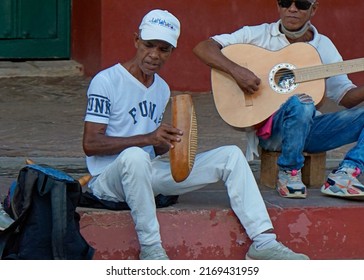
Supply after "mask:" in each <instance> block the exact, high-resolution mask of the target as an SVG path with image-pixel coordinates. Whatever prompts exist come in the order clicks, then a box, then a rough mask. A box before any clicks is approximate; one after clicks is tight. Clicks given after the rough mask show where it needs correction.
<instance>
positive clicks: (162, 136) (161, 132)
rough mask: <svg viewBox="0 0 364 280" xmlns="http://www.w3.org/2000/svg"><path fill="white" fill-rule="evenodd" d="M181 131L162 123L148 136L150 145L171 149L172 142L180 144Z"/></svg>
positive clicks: (172, 146)
mask: <svg viewBox="0 0 364 280" xmlns="http://www.w3.org/2000/svg"><path fill="white" fill-rule="evenodd" d="M182 135H183V131H182V130H179V129H178V128H175V127H173V126H172V125H170V124H166V123H162V124H161V125H160V126H159V127H158V128H157V129H156V130H155V131H153V132H152V133H150V134H149V137H150V139H151V143H152V145H153V146H155V147H163V146H164V147H165V146H167V147H168V149H173V148H174V145H173V142H180V141H181V136H182Z"/></svg>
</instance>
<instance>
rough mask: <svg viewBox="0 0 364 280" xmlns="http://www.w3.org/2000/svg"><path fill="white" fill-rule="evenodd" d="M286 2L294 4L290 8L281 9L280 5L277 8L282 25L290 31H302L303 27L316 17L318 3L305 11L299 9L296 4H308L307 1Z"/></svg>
mask: <svg viewBox="0 0 364 280" xmlns="http://www.w3.org/2000/svg"><path fill="white" fill-rule="evenodd" d="M286 2H287V3H289V2H292V4H291V5H290V6H289V7H288V8H285V7H281V6H280V5H279V4H277V6H278V12H279V16H280V18H281V21H282V24H283V26H284V27H285V28H286V29H287V30H289V31H296V30H299V29H301V27H302V26H303V25H304V24H305V23H306V22H307V21H309V20H310V19H311V18H312V17H313V16H314V14H315V13H316V10H317V5H318V3H314V4H312V5H311V6H310V8H309V9H308V10H303V9H298V8H297V6H296V4H295V2H307V0H301V1H286Z"/></svg>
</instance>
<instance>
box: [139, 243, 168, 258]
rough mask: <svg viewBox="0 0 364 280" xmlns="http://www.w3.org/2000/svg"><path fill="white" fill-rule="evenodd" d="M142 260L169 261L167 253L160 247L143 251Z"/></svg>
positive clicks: (140, 256) (141, 253) (140, 255)
mask: <svg viewBox="0 0 364 280" xmlns="http://www.w3.org/2000/svg"><path fill="white" fill-rule="evenodd" d="M139 259H141V260H169V258H168V256H167V254H166V251H165V250H164V249H163V248H162V247H159V246H154V247H150V248H146V249H143V250H142V251H141V252H140V254H139Z"/></svg>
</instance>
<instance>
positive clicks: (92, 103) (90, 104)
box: [87, 94, 111, 118]
mask: <svg viewBox="0 0 364 280" xmlns="http://www.w3.org/2000/svg"><path fill="white" fill-rule="evenodd" d="M110 107H111V103H110V99H108V98H107V97H105V96H101V95H96V94H90V95H89V97H88V101H87V114H88V115H94V116H98V117H104V118H109V117H110Z"/></svg>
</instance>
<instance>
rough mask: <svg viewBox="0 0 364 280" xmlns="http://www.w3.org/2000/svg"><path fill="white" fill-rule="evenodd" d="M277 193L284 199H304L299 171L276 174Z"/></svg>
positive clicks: (304, 192) (305, 193) (304, 187)
mask: <svg viewBox="0 0 364 280" xmlns="http://www.w3.org/2000/svg"><path fill="white" fill-rule="evenodd" d="M277 191H278V193H279V194H280V195H281V196H282V197H286V198H306V196H307V191H306V186H305V185H304V184H303V183H302V174H301V170H292V171H283V170H280V171H279V172H278V181H277Z"/></svg>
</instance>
